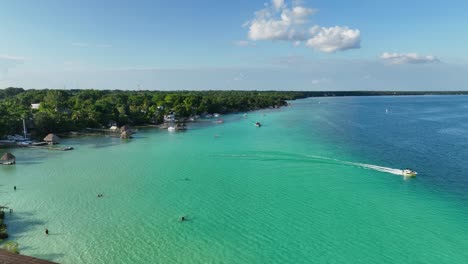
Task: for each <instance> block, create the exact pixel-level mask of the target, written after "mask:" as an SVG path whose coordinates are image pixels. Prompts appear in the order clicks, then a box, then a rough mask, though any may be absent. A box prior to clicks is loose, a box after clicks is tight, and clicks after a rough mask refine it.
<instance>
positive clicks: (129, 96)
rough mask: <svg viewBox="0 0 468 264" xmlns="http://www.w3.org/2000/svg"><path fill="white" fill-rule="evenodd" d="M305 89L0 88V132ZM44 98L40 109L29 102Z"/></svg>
mask: <svg viewBox="0 0 468 264" xmlns="http://www.w3.org/2000/svg"><path fill="white" fill-rule="evenodd" d="M306 96H307V94H306V93H304V92H273V91H267V92H257V91H175V92H162V91H109V90H24V89H21V88H7V89H4V90H0V136H1V135H8V134H14V133H19V132H20V131H22V119H25V120H28V123H29V124H31V123H32V122H33V123H34V128H35V129H34V131H35V133H36V135H37V136H42V135H45V134H47V133H51V132H53V133H60V132H67V131H77V130H82V129H84V128H103V127H109V126H110V125H111V124H112V123H116V124H117V125H119V126H121V125H125V124H129V125H135V126H136V125H146V124H159V123H161V122H162V121H163V117H164V115H165V114H169V113H171V112H173V113H174V114H175V115H176V116H177V117H178V118H179V119H183V118H187V117H190V116H193V115H201V114H204V113H232V112H243V111H250V110H255V109H260V108H267V107H275V106H283V105H286V104H287V103H286V100H293V99H297V98H304V97H306ZM36 103H40V107H39V109H31V104H36Z"/></svg>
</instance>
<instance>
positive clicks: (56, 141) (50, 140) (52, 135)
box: [44, 134, 60, 143]
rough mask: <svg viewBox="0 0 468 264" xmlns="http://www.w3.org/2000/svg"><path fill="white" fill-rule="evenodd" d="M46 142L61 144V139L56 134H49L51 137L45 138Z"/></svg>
mask: <svg viewBox="0 0 468 264" xmlns="http://www.w3.org/2000/svg"><path fill="white" fill-rule="evenodd" d="M44 141H45V142H52V143H59V142H60V138H59V137H57V136H56V135H54V134H49V135H47V136H46V137H45V138H44Z"/></svg>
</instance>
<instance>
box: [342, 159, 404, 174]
mask: <svg viewBox="0 0 468 264" xmlns="http://www.w3.org/2000/svg"><path fill="white" fill-rule="evenodd" d="M345 163H346V164H349V165H354V166H358V167H362V168H366V169H371V170H376V171H380V172H385V173H390V174H395V175H403V170H400V169H393V168H387V167H382V166H377V165H371V164H364V163H353V162H345Z"/></svg>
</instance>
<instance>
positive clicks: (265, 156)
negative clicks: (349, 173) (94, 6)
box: [222, 152, 404, 176]
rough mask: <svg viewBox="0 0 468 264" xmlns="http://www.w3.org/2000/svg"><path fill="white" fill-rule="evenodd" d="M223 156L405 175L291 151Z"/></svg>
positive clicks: (398, 171) (386, 168)
mask: <svg viewBox="0 0 468 264" xmlns="http://www.w3.org/2000/svg"><path fill="white" fill-rule="evenodd" d="M222 156H223V157H237V158H250V159H261V160H295V161H307V162H311V161H313V162H318V163H328V164H340V165H346V166H353V167H359V168H363V169H370V170H375V171H379V172H384V173H389V174H394V175H400V176H404V172H403V170H400V169H394V168H389V167H383V166H378V165H372V164H366V163H358V162H350V161H343V160H339V159H333V158H327V157H322V156H313V155H300V154H290V153H279V152H274V153H273V152H272V153H267V152H256V153H249V154H240V155H222Z"/></svg>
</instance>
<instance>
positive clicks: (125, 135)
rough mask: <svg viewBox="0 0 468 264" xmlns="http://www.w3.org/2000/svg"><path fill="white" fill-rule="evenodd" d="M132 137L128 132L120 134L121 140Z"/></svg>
mask: <svg viewBox="0 0 468 264" xmlns="http://www.w3.org/2000/svg"><path fill="white" fill-rule="evenodd" d="M131 137H132V136H131V133H130V132H128V131H122V133H120V138H122V139H129V138H131Z"/></svg>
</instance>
